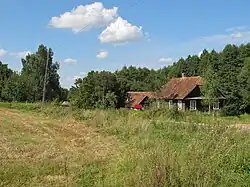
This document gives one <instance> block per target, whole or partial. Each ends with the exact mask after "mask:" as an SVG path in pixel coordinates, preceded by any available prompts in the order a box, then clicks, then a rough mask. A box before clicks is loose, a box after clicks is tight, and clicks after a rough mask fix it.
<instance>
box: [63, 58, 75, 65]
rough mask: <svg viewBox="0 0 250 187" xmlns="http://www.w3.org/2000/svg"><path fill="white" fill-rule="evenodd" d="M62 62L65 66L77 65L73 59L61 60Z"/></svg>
mask: <svg viewBox="0 0 250 187" xmlns="http://www.w3.org/2000/svg"><path fill="white" fill-rule="evenodd" d="M63 62H64V63H66V64H75V63H77V60H76V59H73V58H66V59H64V60H63Z"/></svg>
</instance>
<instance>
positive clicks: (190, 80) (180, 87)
mask: <svg viewBox="0 0 250 187" xmlns="http://www.w3.org/2000/svg"><path fill="white" fill-rule="evenodd" d="M200 85H203V80H202V78H201V77H200V76H196V77H182V78H173V79H171V80H170V81H169V82H168V83H167V84H166V85H164V86H163V87H162V89H161V90H160V91H159V92H158V93H157V94H156V97H157V98H164V99H184V98H185V97H186V96H187V95H188V94H189V93H190V92H191V91H192V90H193V89H194V88H195V87H196V86H200Z"/></svg>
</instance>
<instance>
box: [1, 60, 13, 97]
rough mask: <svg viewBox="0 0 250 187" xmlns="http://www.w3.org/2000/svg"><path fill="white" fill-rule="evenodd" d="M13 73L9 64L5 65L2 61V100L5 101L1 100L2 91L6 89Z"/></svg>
mask: <svg viewBox="0 0 250 187" xmlns="http://www.w3.org/2000/svg"><path fill="white" fill-rule="evenodd" d="M12 73H13V71H12V70H11V69H9V68H8V65H7V64H3V63H2V62H1V61H0V100H3V98H1V95H2V91H3V89H4V87H5V84H6V83H7V81H8V79H9V78H10V77H11V75H12Z"/></svg>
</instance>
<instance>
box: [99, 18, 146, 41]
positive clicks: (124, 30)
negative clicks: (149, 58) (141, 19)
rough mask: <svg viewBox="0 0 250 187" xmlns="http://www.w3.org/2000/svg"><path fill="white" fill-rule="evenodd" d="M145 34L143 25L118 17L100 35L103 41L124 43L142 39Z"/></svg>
mask: <svg viewBox="0 0 250 187" xmlns="http://www.w3.org/2000/svg"><path fill="white" fill-rule="evenodd" d="M143 36H144V34H143V31H142V27H138V26H134V25H132V24H131V23H129V22H128V21H127V20H124V19H122V18H121V17H118V18H117V20H116V21H115V22H113V23H111V24H110V25H109V26H108V27H107V28H106V29H105V30H104V31H103V32H102V33H101V34H100V36H99V39H100V41H101V43H114V44H124V43H127V42H134V41H138V40H140V39H141V38H142V37H143Z"/></svg>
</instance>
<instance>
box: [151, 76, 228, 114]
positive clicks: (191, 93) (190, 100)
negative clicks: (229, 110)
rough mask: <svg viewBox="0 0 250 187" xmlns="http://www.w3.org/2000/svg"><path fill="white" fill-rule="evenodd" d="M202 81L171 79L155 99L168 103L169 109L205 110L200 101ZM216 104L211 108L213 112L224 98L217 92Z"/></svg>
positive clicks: (196, 77) (185, 78)
mask: <svg viewBox="0 0 250 187" xmlns="http://www.w3.org/2000/svg"><path fill="white" fill-rule="evenodd" d="M203 84H204V81H203V80H202V78H201V77H200V76H195V77H185V76H184V75H182V77H181V78H172V79H171V80H170V81H169V82H168V83H167V84H166V85H164V86H163V87H162V89H160V90H159V91H158V92H157V93H155V98H157V99H158V100H164V101H167V102H168V103H169V107H172V106H173V105H174V106H177V108H178V109H179V110H206V107H205V106H204V105H203V102H202V100H204V97H203V96H202V93H201V87H202V85H203ZM218 95H219V97H218V98H217V99H218V102H215V103H214V104H213V106H212V109H213V110H218V109H220V108H221V107H222V106H223V101H224V99H225V98H224V96H223V94H222V93H221V92H220V91H219V90H218Z"/></svg>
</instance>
